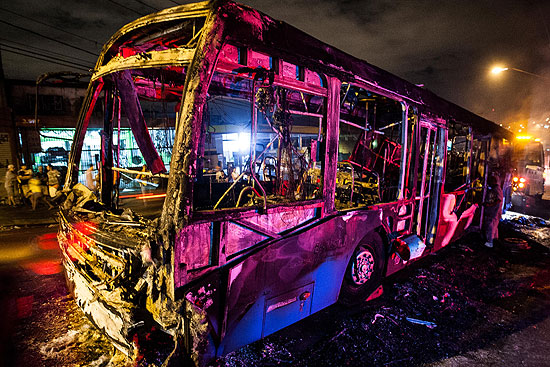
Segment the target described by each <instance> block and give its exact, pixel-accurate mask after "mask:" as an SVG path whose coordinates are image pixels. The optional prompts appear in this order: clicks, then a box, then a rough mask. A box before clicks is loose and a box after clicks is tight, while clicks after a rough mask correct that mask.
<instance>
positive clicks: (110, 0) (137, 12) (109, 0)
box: [107, 0, 145, 16]
mask: <svg viewBox="0 0 550 367" xmlns="http://www.w3.org/2000/svg"><path fill="white" fill-rule="evenodd" d="M107 1H108V2H110V3H113V4H115V5H118V6H120V7H121V8H124V9H126V10H129V11H131V12H134V13H136V14H137V15H140V16H144V15H145V14H143V13H140V12H139V11H137V10H134V9H132V8H129V7H127V6H126V5H122V4H120V3H117V2H116V1H113V0H107Z"/></svg>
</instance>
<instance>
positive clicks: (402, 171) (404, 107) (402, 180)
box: [333, 81, 415, 211]
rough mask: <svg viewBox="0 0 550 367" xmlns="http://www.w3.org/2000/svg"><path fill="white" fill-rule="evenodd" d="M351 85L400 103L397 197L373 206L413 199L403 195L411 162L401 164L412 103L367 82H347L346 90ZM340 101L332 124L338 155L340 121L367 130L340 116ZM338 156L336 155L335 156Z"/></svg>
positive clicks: (407, 148) (404, 151)
mask: <svg viewBox="0 0 550 367" xmlns="http://www.w3.org/2000/svg"><path fill="white" fill-rule="evenodd" d="M351 86H354V87H358V88H362V89H364V90H365V91H367V92H372V93H376V94H378V95H380V96H382V97H386V98H389V99H391V100H393V101H394V102H397V103H399V104H400V105H401V111H402V112H401V157H400V164H399V181H398V182H399V183H398V185H399V187H398V191H397V198H396V199H395V200H392V201H389V202H384V203H382V202H380V203H378V204H376V205H374V207H378V206H380V205H387V204H390V203H402V202H404V201H407V202H408V201H411V200H412V201H414V197H412V193H411V192H409V196H410V197H406V195H405V191H406V187H405V186H406V185H407V182H406V177H407V173H409V174H410V170H411V165H410V163H411V162H408V163H407V164H406V165H405V166H406V167H405V166H404V165H403V164H402V163H403V162H404V161H405V159H406V157H407V155H408V154H409V148H410V146H409V144H410V143H411V142H409V141H408V133H409V119H408V113H409V110H410V109H412V104H411V103H410V102H408V101H406V100H405V99H403V98H401V97H400V96H398V95H396V94H392V93H388V92H387V91H384V90H381V89H378V88H374V87H373V86H372V85H369V84H365V83H361V82H355V81H354V82H348V90H349V88H350V87H351ZM340 107H341V105H340V102H339V103H338V109H337V112H338V120H337V121H335V122H334V124H335V125H336V126H337V133H336V144H337V146H336V156H338V143H339V138H340V123H345V124H348V125H350V126H354V127H356V128H358V129H361V130H364V131H367V129H366V127H364V126H360V125H358V124H355V123H353V122H350V121H346V120H343V119H341V117H340V112H341V111H340ZM413 112H414V109H413ZM413 139H415V137H413ZM337 158H338V157H337ZM335 185H336V172H335V175H334V187H335ZM333 205H334V200H333ZM358 209H361V208H356V207H354V208H346V209H343V210H340V211H350V210H358Z"/></svg>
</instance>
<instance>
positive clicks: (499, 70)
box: [491, 66, 550, 82]
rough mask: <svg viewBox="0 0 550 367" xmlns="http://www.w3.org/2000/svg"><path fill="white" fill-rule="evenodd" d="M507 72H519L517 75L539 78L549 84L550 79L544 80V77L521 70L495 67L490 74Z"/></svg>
mask: <svg viewBox="0 0 550 367" xmlns="http://www.w3.org/2000/svg"><path fill="white" fill-rule="evenodd" d="M507 70H513V71H517V72H519V73H523V74H527V75H531V76H534V77H536V78H539V79H542V80H546V81H547V82H550V79H548V78H546V77H543V76H542V75H538V74H534V73H531V72H529V71H525V70H521V69H516V68H507V67H501V66H495V67H494V68H492V69H491V73H493V74H500V73H502V72H503V71H507Z"/></svg>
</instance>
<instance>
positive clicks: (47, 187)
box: [4, 164, 61, 210]
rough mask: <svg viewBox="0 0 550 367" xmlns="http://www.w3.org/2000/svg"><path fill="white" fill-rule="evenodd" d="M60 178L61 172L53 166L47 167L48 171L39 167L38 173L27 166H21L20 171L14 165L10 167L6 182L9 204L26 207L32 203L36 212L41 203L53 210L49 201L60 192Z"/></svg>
mask: <svg viewBox="0 0 550 367" xmlns="http://www.w3.org/2000/svg"><path fill="white" fill-rule="evenodd" d="M60 176H61V174H60V173H59V171H58V170H56V169H55V168H54V167H52V166H51V165H48V166H47V167H46V171H44V167H43V166H38V168H37V171H36V172H34V171H33V170H32V169H30V168H28V167H27V166H26V165H21V168H20V169H19V170H18V171H16V170H15V166H14V165H13V164H10V165H8V170H7V171H6V176H5V181H4V188H5V189H6V192H7V195H8V201H7V204H8V205H10V206H16V205H18V204H19V203H22V204H23V205H24V204H25V203H27V202H30V204H31V205H32V209H33V210H35V209H36V206H37V205H38V202H39V201H41V202H43V203H44V204H46V205H47V206H48V207H49V208H50V209H51V208H53V205H51V203H50V201H49V199H50V198H53V197H55V195H56V193H57V191H58V190H59V186H60Z"/></svg>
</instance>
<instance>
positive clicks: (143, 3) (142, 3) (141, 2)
mask: <svg viewBox="0 0 550 367" xmlns="http://www.w3.org/2000/svg"><path fill="white" fill-rule="evenodd" d="M134 1H136V2H138V3H140V4H141V5H145V6H146V7H148V8H151V9H153V10H155V11H159V10H160V9H158V8H155V7H154V6H151V5H149V4H147V3H145V2H143V1H141V0H134Z"/></svg>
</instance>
